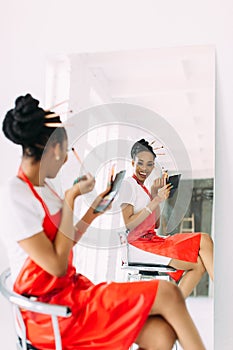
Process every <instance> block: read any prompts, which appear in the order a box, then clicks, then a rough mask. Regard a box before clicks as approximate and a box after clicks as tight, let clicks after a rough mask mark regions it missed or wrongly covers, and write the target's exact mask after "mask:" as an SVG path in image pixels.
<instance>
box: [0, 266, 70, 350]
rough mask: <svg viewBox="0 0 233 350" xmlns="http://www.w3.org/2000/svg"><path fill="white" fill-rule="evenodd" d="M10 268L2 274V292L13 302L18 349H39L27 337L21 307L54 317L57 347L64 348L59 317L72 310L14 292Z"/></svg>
mask: <svg viewBox="0 0 233 350" xmlns="http://www.w3.org/2000/svg"><path fill="white" fill-rule="evenodd" d="M10 275H11V273H10V269H9V268H8V269H7V270H5V271H4V272H2V273H1V275H0V292H1V293H2V295H3V296H4V297H5V298H6V299H7V300H8V301H9V302H10V303H11V305H12V307H13V311H14V315H15V329H16V334H17V337H18V340H17V343H16V346H17V350H39V349H37V348H35V347H34V346H33V345H32V344H31V342H30V341H29V340H28V339H27V330H26V326H25V323H24V320H23V317H22V314H21V309H24V310H29V311H32V312H35V313H40V314H46V315H50V316H51V319H52V325H53V332H54V341H55V349H56V350H62V342H61V335H60V330H59V324H58V317H70V316H71V310H70V308H69V307H67V306H61V305H55V304H47V303H42V302H39V301H36V300H31V299H29V298H26V297H24V296H22V295H19V294H17V293H15V292H13V290H12V287H11V286H10V283H9V279H10Z"/></svg>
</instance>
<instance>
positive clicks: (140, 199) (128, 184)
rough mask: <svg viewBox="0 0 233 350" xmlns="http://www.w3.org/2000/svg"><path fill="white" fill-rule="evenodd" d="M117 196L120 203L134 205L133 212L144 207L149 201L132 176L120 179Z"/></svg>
mask: <svg viewBox="0 0 233 350" xmlns="http://www.w3.org/2000/svg"><path fill="white" fill-rule="evenodd" d="M119 197H120V199H119V201H120V203H121V204H123V203H127V204H131V205H132V206H133V207H134V213H135V214H136V213H138V212H139V211H140V210H142V209H143V208H145V207H146V206H147V205H148V204H149V202H150V197H149V196H148V194H147V193H146V192H145V190H144V189H143V188H142V187H141V186H140V185H139V184H138V183H137V181H136V180H135V179H134V178H133V177H132V176H131V177H128V178H126V179H124V180H123V181H122V184H121V188H120V191H119Z"/></svg>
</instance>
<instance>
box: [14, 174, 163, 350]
mask: <svg viewBox="0 0 233 350" xmlns="http://www.w3.org/2000/svg"><path fill="white" fill-rule="evenodd" d="M18 176H19V177H20V178H21V179H22V180H23V181H25V182H26V183H27V184H28V186H29V187H30V189H31V190H32V192H33V194H34V195H35V197H36V198H37V199H38V200H39V201H40V202H41V204H42V206H43V208H44V210H45V218H44V222H43V228H44V232H45V233H46V235H47V236H48V237H49V239H51V240H54V238H55V236H56V233H57V229H58V227H59V223H60V219H61V212H59V213H57V214H55V215H50V213H49V210H48V208H47V206H46V205H45V203H44V202H43V200H42V198H41V197H40V196H39V195H38V193H37V192H36V191H35V189H34V188H33V185H32V184H31V183H30V181H29V180H28V179H27V177H26V176H25V175H24V174H23V173H22V171H20V172H19V175H18ZM158 284H159V281H158V280H153V281H149V282H143V281H142V282H130V283H116V282H110V283H107V282H103V283H100V284H98V285H94V284H93V283H92V282H91V281H90V280H88V279H87V278H86V277H85V276H83V275H81V274H77V273H76V271H75V268H74V266H73V265H72V251H71V253H70V257H69V264H68V268H67V273H66V275H65V276H63V277H54V276H52V275H50V274H49V273H47V272H46V271H44V270H43V269H42V268H41V267H40V266H38V265H37V264H36V263H34V262H33V261H32V260H31V259H30V257H28V258H27V259H26V261H25V263H24V266H23V268H22V269H21V271H20V273H19V275H18V277H17V279H16V281H15V284H14V290H15V292H17V293H20V294H24V295H27V296H30V295H33V296H36V297H37V299H38V300H39V301H42V302H47V303H51V304H60V305H66V306H68V307H70V309H71V311H72V316H71V317H69V318H62V317H59V327H60V332H61V336H62V349H63V350H86V349H97V350H107V349H111V350H115V349H117V350H128V348H129V346H130V345H131V344H132V343H133V342H134V340H135V339H136V337H137V336H138V334H139V332H140V330H141V328H142V326H143V324H144V323H145V321H146V319H147V317H148V313H149V311H150V309H151V307H152V304H153V302H154V299H155V297H156V292H157V288H158ZM23 318H24V321H25V323H26V328H27V338H28V339H29V340H30V341H31V342H32V344H33V345H34V346H35V347H36V348H38V349H41V350H51V349H55V344H54V336H53V331H52V323H51V318H50V317H49V316H47V315H42V314H35V313H32V312H30V311H23Z"/></svg>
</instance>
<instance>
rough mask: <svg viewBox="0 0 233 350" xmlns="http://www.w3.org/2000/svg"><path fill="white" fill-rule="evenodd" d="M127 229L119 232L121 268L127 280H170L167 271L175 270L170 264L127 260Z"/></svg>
mask: <svg viewBox="0 0 233 350" xmlns="http://www.w3.org/2000/svg"><path fill="white" fill-rule="evenodd" d="M127 236H128V231H122V232H119V238H120V246H121V268H122V269H124V270H126V271H127V281H131V280H149V279H156V278H160V279H166V280H170V276H169V273H170V272H176V269H174V268H173V267H171V266H168V265H164V264H153V263H145V262H138V261H129V243H128V240H127Z"/></svg>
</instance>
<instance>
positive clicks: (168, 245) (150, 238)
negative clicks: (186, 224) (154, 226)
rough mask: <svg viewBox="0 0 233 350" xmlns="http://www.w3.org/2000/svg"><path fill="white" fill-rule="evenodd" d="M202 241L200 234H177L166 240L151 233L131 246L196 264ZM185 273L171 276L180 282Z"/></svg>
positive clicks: (133, 242)
mask: <svg viewBox="0 0 233 350" xmlns="http://www.w3.org/2000/svg"><path fill="white" fill-rule="evenodd" d="M200 240H201V233H200V232H196V233H176V234H174V235H172V236H169V237H166V238H164V237H159V236H157V235H156V234H150V233H149V234H148V235H145V237H144V238H138V239H136V240H135V241H132V242H131V244H132V245H133V246H135V247H137V248H139V249H142V250H145V251H147V252H150V253H154V254H157V255H161V256H166V257H168V258H171V259H177V260H183V261H188V262H192V263H196V262H197V258H198V255H199V249H200ZM183 273H184V271H181V270H179V271H177V272H175V273H170V274H169V275H170V276H171V277H172V278H173V279H174V280H175V281H178V280H179V279H180V278H181V276H182V275H183Z"/></svg>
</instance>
